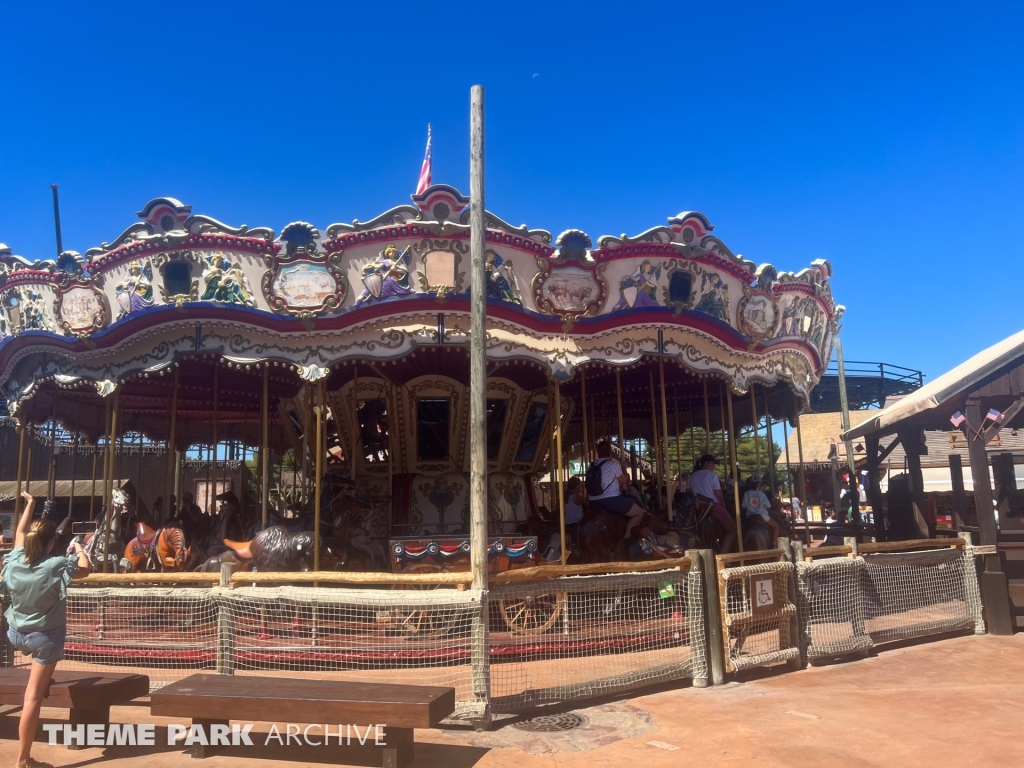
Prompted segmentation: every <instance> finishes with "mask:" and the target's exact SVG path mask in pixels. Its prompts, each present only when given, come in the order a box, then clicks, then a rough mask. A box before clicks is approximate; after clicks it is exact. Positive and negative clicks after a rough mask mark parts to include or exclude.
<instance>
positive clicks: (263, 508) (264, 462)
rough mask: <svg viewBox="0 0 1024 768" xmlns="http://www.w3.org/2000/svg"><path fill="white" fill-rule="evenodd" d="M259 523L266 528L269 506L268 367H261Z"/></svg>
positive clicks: (267, 365)
mask: <svg viewBox="0 0 1024 768" xmlns="http://www.w3.org/2000/svg"><path fill="white" fill-rule="evenodd" d="M260 416H261V419H262V424H261V425H260V427H261V428H260V522H261V524H262V527H264V528H266V527H267V508H268V507H269V506H270V365H269V363H268V364H266V365H264V366H263V398H262V400H261V401H260Z"/></svg>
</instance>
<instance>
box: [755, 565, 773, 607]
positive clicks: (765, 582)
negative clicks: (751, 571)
mask: <svg viewBox="0 0 1024 768" xmlns="http://www.w3.org/2000/svg"><path fill="white" fill-rule="evenodd" d="M750 609H751V612H752V613H770V612H771V611H774V610H776V605H775V577H774V576H772V575H771V574H758V575H754V576H751V577H750Z"/></svg>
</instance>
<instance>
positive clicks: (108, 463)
mask: <svg viewBox="0 0 1024 768" xmlns="http://www.w3.org/2000/svg"><path fill="white" fill-rule="evenodd" d="M113 402H114V398H113V397H110V396H109V395H108V396H107V397H106V405H107V412H106V415H105V416H104V419H103V429H104V431H105V432H106V437H107V442H106V445H104V446H103V500H101V501H100V513H101V514H102V513H103V509H104V504H105V503H106V502H105V499H106V498H107V495H108V491H107V487H108V486H109V485H110V475H111V469H112V467H113V464H112V459H111V457H110V444H111V441H113V439H114V438H113V437H112V435H111V432H110V420H111V418H113V410H112V405H113ZM96 447H97V448H99V440H97V441H96ZM95 496H96V494H95V493H93V498H95ZM95 519H96V518H95V517H94V516H93V512H92V508H91V507H90V508H89V522H92V521H93V520H95Z"/></svg>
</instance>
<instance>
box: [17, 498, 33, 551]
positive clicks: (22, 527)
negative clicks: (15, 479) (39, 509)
mask: <svg viewBox="0 0 1024 768" xmlns="http://www.w3.org/2000/svg"><path fill="white" fill-rule="evenodd" d="M21 498H23V499H24V500H25V510H24V511H23V512H22V513H21V519H20V520H19V521H18V530H17V531H15V532H14V546H16V547H23V546H25V534H26V533H28V527H29V526H30V525H31V524H32V513H33V512H35V510H36V499H35V497H34V496H33V495H32V494H31V493H29V492H28V491H22V493H21Z"/></svg>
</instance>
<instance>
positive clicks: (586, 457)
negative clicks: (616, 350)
mask: <svg viewBox="0 0 1024 768" xmlns="http://www.w3.org/2000/svg"><path fill="white" fill-rule="evenodd" d="M580 390H581V391H580V401H581V403H582V404H583V414H582V421H583V450H582V451H580V454H581V456H582V458H583V471H584V472H586V471H587V462H589V461H590V432H589V430H588V429H587V372H586V370H585V369H584V368H583V366H582V365H581V366H580Z"/></svg>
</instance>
